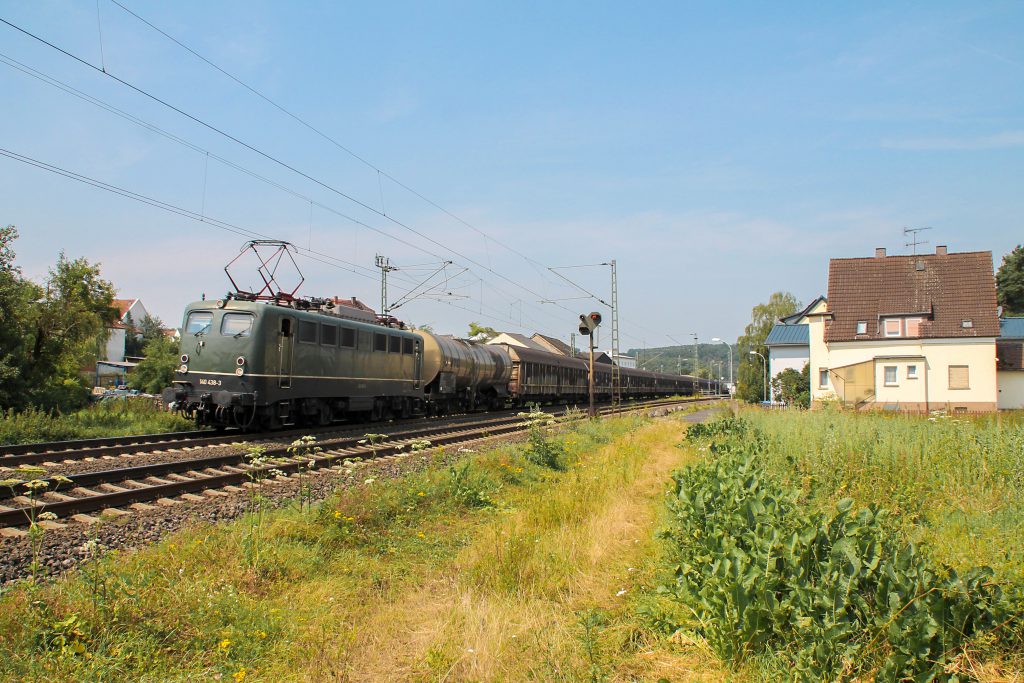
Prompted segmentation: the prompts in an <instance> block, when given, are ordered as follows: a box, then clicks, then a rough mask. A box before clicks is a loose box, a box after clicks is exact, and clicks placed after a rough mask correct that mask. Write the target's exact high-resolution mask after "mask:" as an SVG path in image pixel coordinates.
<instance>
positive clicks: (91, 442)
mask: <svg viewBox="0 0 1024 683" xmlns="http://www.w3.org/2000/svg"><path fill="white" fill-rule="evenodd" d="M660 400H662V401H663V400H665V399H660ZM652 403H653V402H652ZM624 405H625V406H626V407H627V408H628V407H629V406H630V405H632V404H624ZM645 405H646V404H645ZM561 407H565V406H561ZM502 412H510V411H497V412H494V413H490V414H491V415H495V414H501V413H502ZM478 415H479V414H474V413H469V414H467V415H465V416H460V415H455V416H446V418H447V419H457V418H459V417H468V418H470V419H472V418H474V417H477V416H478ZM422 419H423V418H410V419H408V420H396V421H394V422H391V423H387V424H405V423H415V422H418V421H422ZM373 424H379V423H360V424H354V425H352V424H335V425H329V426H326V427H304V428H297V429H288V430H281V431H275V432H250V433H245V432H242V431H239V430H228V431H226V432H221V433H217V432H214V431H212V430H200V431H190V432H168V433H164V434H142V435H137V436H114V437H104V438H98V439H79V440H75V441H44V442H36V443H26V444H7V445H0V468H4V467H9V468H16V467H19V466H21V465H39V464H42V463H59V462H71V461H75V460H85V459H88V458H106V457H112V456H119V455H132V454H135V453H144V452H152V451H154V450H170V449H175V450H183V449H187V448H201V447H204V446H218V445H224V444H237V443H249V442H255V441H271V440H274V441H277V440H282V439H290V438H295V437H300V436H305V435H307V434H313V435H319V434H334V433H356V432H361V431H364V430H366V429H372V428H373V427H372V425H373Z"/></svg>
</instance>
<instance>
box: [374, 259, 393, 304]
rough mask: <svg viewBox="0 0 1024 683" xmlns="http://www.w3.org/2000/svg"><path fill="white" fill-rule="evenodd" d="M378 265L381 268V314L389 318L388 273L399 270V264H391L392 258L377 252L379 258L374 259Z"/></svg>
mask: <svg viewBox="0 0 1024 683" xmlns="http://www.w3.org/2000/svg"><path fill="white" fill-rule="evenodd" d="M374 262H375V263H376V264H377V267H378V268H380V314H381V315H382V316H384V317H385V318H387V316H388V273H393V272H395V271H396V270H398V266H393V265H391V259H389V258H388V257H387V256H381V255H380V254H377V258H376V259H375V261H374Z"/></svg>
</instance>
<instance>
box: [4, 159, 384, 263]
mask: <svg viewBox="0 0 1024 683" xmlns="http://www.w3.org/2000/svg"><path fill="white" fill-rule="evenodd" d="M0 156H5V157H7V158H9V159H12V160H14V161H18V162H20V163H23V164H26V165H28V166H34V167H35V168H38V169H41V170H44V171H48V172H50V173H53V174H55V175H59V176H63V177H64V178H67V179H69V180H74V181H76V182H79V183H82V184H85V185H89V186H92V187H94V188H97V189H100V190H104V191H107V192H110V193H113V194H116V195H120V196H121V197H125V198H127V199H131V200H133V201H136V202H139V203H141V204H146V205H148V206H152V207H155V208H158V209H161V210H163V211H167V212H168V213H173V214H176V215H178V216H182V217H184V218H189V219H191V220H194V221H196V222H198V223H203V224H206V225H210V226H213V227H215V228H218V229H220V230H224V231H226V232H230V233H233V234H235V235H239V236H241V237H245V238H248V239H251V238H253V237H258V238H262V239H273V238H272V237H271V236H270V235H266V234H264V233H261V232H259V231H257V230H253V229H251V228H245V227H242V226H240V225H236V224H234V223H229V222H227V221H224V220H220V219H217V218H212V217H210V216H202V215H201V214H199V213H197V212H195V211H193V210H191V209H187V208H185V207H183V206H178V205H176V204H171V203H170V202H165V201H163V200H161V199H157V198H155V197H151V196H149V195H145V194H142V193H139V192H134V191H132V190H129V189H127V188H124V187H120V186H118V185H113V184H111V183H106V182H104V181H102V180H99V179H97V178H93V177H90V176H87V175H83V174H81V173H76V172H74V171H71V170H69V169H66V168H63V167H61V166H56V165H54V164H49V163H47V162H45V161H41V160H39V159H35V158H33V157H29V156H26V155H24V154H19V153H18V152H15V151H13V150H9V149H6V148H4V147H0ZM295 248H296V250H297V251H299V252H300V253H301V254H302V255H304V256H305V257H306V258H309V259H311V260H314V261H318V262H320V263H324V264H326V265H330V266H334V267H335V268H339V269H341V270H345V271H348V272H350V273H353V274H354V275H358V276H360V277H365V278H368V279H371V280H373V279H376V278H375V277H374V276H373V275H368V274H366V273H363V272H360V271H359V270H358V268H359V266H358V264H355V263H349V262H348V261H344V260H343V259H339V258H337V257H335V256H331V255H330V254H324V253H322V252H318V251H315V250H312V249H306V248H303V247H299V246H296V247H295Z"/></svg>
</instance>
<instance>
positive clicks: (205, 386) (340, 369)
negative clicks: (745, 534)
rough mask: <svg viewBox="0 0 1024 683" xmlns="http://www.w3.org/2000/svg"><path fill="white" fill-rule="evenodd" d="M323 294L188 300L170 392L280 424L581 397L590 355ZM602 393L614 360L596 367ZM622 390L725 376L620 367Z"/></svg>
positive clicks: (672, 387)
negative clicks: (391, 315) (359, 310)
mask: <svg viewBox="0 0 1024 683" xmlns="http://www.w3.org/2000/svg"><path fill="white" fill-rule="evenodd" d="M343 310H344V307H340V308H335V307H333V306H332V304H331V303H330V302H324V301H322V300H300V299H294V300H275V301H271V302H263V301H257V300H246V299H245V298H240V297H233V296H229V297H227V298H225V299H220V300H216V301H196V302H194V303H192V304H190V305H189V306H188V307H187V308H186V310H185V316H184V323H183V326H182V332H181V349H180V351H181V358H180V361H181V364H180V365H179V367H178V369H177V371H176V373H175V378H174V383H173V386H171V387H168V388H167V389H165V390H164V392H163V400H164V402H165V403H167V404H169V405H170V404H173V406H174V407H175V408H176V409H177V410H179V411H181V412H182V413H184V414H186V415H187V416H189V417H191V418H193V419H194V420H195V421H196V423H197V424H198V425H210V426H213V427H217V428H225V427H240V428H242V429H261V430H263V429H275V428H279V427H282V426H284V425H293V424H303V425H327V424H330V423H332V422H338V421H345V420H371V421H376V420H382V419H389V418H393V417H410V416H413V415H431V414H445V413H450V412H455V411H473V410H489V409H499V408H502V407H510V406H525V405H527V404H530V403H537V404H553V403H568V404H574V403H584V402H586V401H587V393H588V364H587V362H586V361H585V360H584V359H582V358H573V357H568V356H564V355H561V354H557V353H548V352H544V351H538V350H535V349H530V348H523V347H517V346H512V345H494V344H481V343H476V342H473V341H469V340H465V339H457V338H454V337H451V336H445V335H437V334H433V333H428V332H423V331H410V330H406V329H403V328H402V326H400V325H394V324H392V325H387V324H381V323H380V322H378V321H376V320H375V319H373V318H372V316H371V319H369V320H367V319H365V318H364V319H353V317H352V316H349V315H346V314H345V313H343V312H342V311H343ZM594 370H595V372H594V377H595V397H596V398H598V399H601V400H605V399H608V398H610V397H611V393H612V366H611V365H608V364H606V363H597V364H595V368H594ZM620 372H621V396H622V397H623V398H642V397H655V396H673V395H692V394H694V393H720V392H721V391H722V389H723V387H721V386H720V385H719V383H718V382H716V381H713V380H706V379H697V378H695V377H690V376H687V375H667V374H661V373H654V372H646V371H643V370H635V369H627V368H622V369H621V370H620Z"/></svg>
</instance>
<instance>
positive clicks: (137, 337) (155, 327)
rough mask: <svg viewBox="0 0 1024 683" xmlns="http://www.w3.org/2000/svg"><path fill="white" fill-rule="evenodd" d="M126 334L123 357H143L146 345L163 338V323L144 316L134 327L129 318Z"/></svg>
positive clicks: (149, 316)
mask: <svg viewBox="0 0 1024 683" xmlns="http://www.w3.org/2000/svg"><path fill="white" fill-rule="evenodd" d="M127 332H128V334H127V336H126V337H125V342H124V355H126V356H144V355H145V353H146V352H145V350H144V349H145V347H146V344H148V343H149V342H151V341H153V340H154V339H157V338H159V337H162V336H164V321H163V320H161V319H160V318H158V317H156V316H153V315H149V314H146V316H145V317H143V318H142V320H141V321H140V322H139V323H138V325H136V324H135V323H134V321H132V320H131V318H130V317H129V322H128V330H127Z"/></svg>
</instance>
